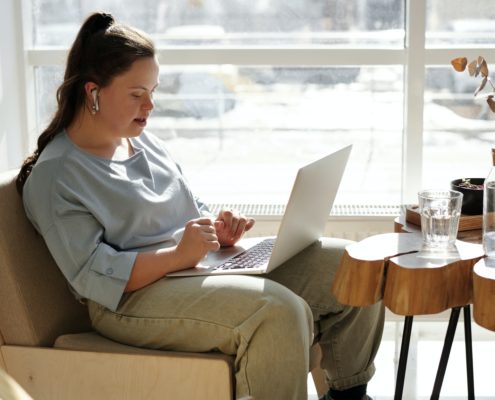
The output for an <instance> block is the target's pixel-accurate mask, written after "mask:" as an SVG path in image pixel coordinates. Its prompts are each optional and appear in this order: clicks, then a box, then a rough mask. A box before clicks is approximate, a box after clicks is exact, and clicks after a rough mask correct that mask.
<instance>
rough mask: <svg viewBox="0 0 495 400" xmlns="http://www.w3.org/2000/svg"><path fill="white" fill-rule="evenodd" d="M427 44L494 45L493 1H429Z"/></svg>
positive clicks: (494, 5) (494, 7) (494, 10)
mask: <svg viewBox="0 0 495 400" xmlns="http://www.w3.org/2000/svg"><path fill="white" fill-rule="evenodd" d="M427 5H428V11H427V19H426V22H427V28H426V45H427V46H428V47H429V46H464V45H470V46H472V45H480V44H483V45H494V44H495V25H494V23H493V15H494V13H495V2H494V1H493V0H476V1H475V2H473V1H466V0H428V3H427Z"/></svg>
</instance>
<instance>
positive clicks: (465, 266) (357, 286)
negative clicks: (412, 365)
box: [332, 232, 483, 399]
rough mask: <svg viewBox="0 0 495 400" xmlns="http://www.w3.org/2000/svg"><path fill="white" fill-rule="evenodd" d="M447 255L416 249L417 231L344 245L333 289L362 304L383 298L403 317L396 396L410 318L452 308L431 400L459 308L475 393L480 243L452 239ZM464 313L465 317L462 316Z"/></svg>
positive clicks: (397, 395) (470, 385)
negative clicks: (473, 306)
mask: <svg viewBox="0 0 495 400" xmlns="http://www.w3.org/2000/svg"><path fill="white" fill-rule="evenodd" d="M456 249H457V251H456V252H455V253H454V254H451V255H449V257H448V258H445V257H444V258H442V257H439V256H436V257H432V254H426V253H424V252H422V251H421V235H420V234H419V233H418V232H413V233H387V234H382V235H376V236H371V237H369V238H366V239H364V240H362V241H360V242H357V243H353V244H350V245H349V246H347V247H346V250H345V252H344V255H343V257H342V260H341V264H340V267H339V269H338V271H337V274H336V277H335V280H334V284H333V287H332V291H333V293H334V295H335V296H336V298H337V300H338V301H340V302H341V303H343V304H349V305H352V306H357V307H362V306H367V305H371V304H374V303H376V302H377V301H379V300H383V303H384V305H385V306H386V307H388V308H389V309H390V310H391V311H392V312H394V313H396V314H399V315H403V316H404V317H405V324H404V332H403V336H402V344H401V352H400V357H399V368H398V372H397V382H396V390H395V397H394V398H395V399H401V398H402V391H403V386H404V377H405V370H406V365H407V354H408V349H409V341H410V336H411V328H412V322H413V317H414V316H415V315H422V314H436V313H438V312H441V311H444V310H447V309H449V308H450V309H452V312H451V317H450V320H449V326H448V329H447V334H446V338H445V341H444V348H443V350H442V356H441V359H440V363H439V367H438V371H437V377H436V379H435V385H434V387H433V392H432V397H431V398H432V399H435V398H438V396H439V394H440V389H441V385H442V382H443V377H444V374H445V369H446V366H447V361H448V357H449V354H450V349H451V346H452V341H453V338H454V333H455V327H456V325H457V322H458V318H459V313H460V309H461V308H464V313H465V319H464V320H465V329H466V334H467V336H466V355H467V358H466V360H467V366H468V390H469V398H470V399H471V398H474V385H473V376H472V375H473V374H472V348H471V336H470V332H471V328H470V327H471V325H470V315H469V313H470V309H469V304H470V303H471V300H472V268H473V266H474V264H475V263H476V261H478V260H479V259H480V258H481V257H482V256H483V250H482V248H481V246H480V245H479V244H473V243H467V242H463V241H457V242H456ZM467 316H468V317H469V318H467Z"/></svg>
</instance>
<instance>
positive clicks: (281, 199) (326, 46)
mask: <svg viewBox="0 0 495 400" xmlns="http://www.w3.org/2000/svg"><path fill="white" fill-rule="evenodd" d="M94 9H103V10H108V11H110V12H112V13H113V14H114V15H115V16H116V18H117V19H119V20H121V21H124V22H127V23H130V24H132V25H134V26H137V27H139V28H141V29H143V30H145V31H147V32H148V33H150V34H151V35H152V36H153V38H154V40H155V42H156V44H157V46H158V48H159V57H160V63H161V74H160V86H159V88H158V91H157V94H156V97H155V111H154V114H153V117H152V120H151V121H150V124H149V126H148V127H149V129H150V130H152V131H153V132H154V133H156V134H157V135H159V136H160V137H162V138H163V139H164V141H165V142H166V146H168V148H169V149H170V150H171V152H172V154H173V155H174V156H175V158H176V159H177V161H179V162H180V163H181V165H182V167H183V169H184V171H185V173H186V175H187V177H188V179H189V181H190V182H191V184H192V186H193V188H194V190H195V191H196V193H198V194H199V195H200V196H201V197H202V198H203V199H204V200H205V201H207V202H214V203H225V202H230V203H249V204H252V203H262V204H267V203H269V204H272V203H274V204H283V203H285V202H286V200H287V196H288V193H289V190H290V187H291V184H292V180H293V178H294V176H295V172H296V169H297V167H298V166H300V165H302V164H303V163H305V162H308V161H311V160H313V159H315V158H317V157H319V156H322V155H324V154H326V153H327V152H329V151H331V150H332V149H335V148H337V147H340V146H343V145H346V144H348V143H352V144H353V145H354V147H353V152H352V154H351V159H350V162H349V164H348V168H347V170H346V173H345V175H344V180H343V182H342V186H341V190H340V192H339V195H338V197H337V203H339V204H369V205H377V204H400V203H404V202H414V201H415V193H416V191H417V190H419V189H420V188H422V187H426V186H429V187H433V186H435V187H439V186H447V185H448V184H449V181H450V180H452V179H455V178H459V177H467V176H471V177H475V176H481V177H483V176H485V175H486V173H487V171H488V169H489V167H490V163H491V160H490V147H491V144H492V143H493V142H494V141H495V134H494V133H493V132H495V130H494V129H493V124H494V123H495V122H494V118H493V116H492V113H491V112H490V111H489V110H488V109H487V108H486V106H485V105H484V103H483V102H478V101H475V100H474V99H473V97H472V91H473V85H475V83H476V82H474V81H473V80H472V79H469V78H468V77H467V76H464V75H462V74H459V73H455V72H453V70H452V69H451V68H450V67H449V61H450V59H451V58H453V57H456V56H464V55H466V56H468V57H470V58H474V57H475V56H477V55H478V53H479V54H480V55H483V56H485V58H487V61H488V62H489V63H490V61H491V60H490V54H495V53H494V52H493V47H494V46H495V29H494V28H493V27H492V24H490V23H488V22H489V18H490V17H491V16H492V15H493V14H494V13H495V4H494V3H493V1H490V0H478V1H477V3H476V7H473V6H472V5H471V4H470V3H469V2H466V1H460V0H434V1H433V0H414V1H412V2H410V3H407V2H405V1H404V0H283V1H282V0H273V1H272V0H270V1H267V0H253V1H240V0H187V1H186V0H147V1H142V2H136V1H133V0H126V1H122V0H105V1H102V0H99V1H90V0H84V1H82V0H32V1H27V0H25V1H24V2H23V11H24V12H23V15H24V18H23V20H22V26H23V30H24V32H27V33H26V35H27V37H28V38H29V39H28V40H27V55H28V57H27V58H26V60H27V63H28V64H29V68H30V69H29V70H30V71H31V72H30V73H31V74H32V78H33V79H32V82H33V84H32V85H26V91H27V92H28V93H26V96H27V97H30V96H33V97H34V99H35V102H34V106H33V109H28V110H27V113H28V115H29V118H31V119H32V121H33V123H34V125H35V126H36V130H37V131H38V132H39V130H41V129H42V127H43V126H44V125H45V124H46V122H47V121H48V119H49V117H50V115H51V113H52V112H53V109H54V103H55V98H54V96H55V89H56V87H57V86H58V84H59V83H60V79H61V76H62V73H63V61H64V55H65V52H66V51H67V48H68V47H69V46H70V44H71V42H72V40H73V39H74V36H75V34H76V32H77V29H78V27H79V25H80V24H81V22H82V21H83V20H84V18H85V17H86V16H87V15H88V13H90V12H91V11H92V10H94ZM480 47H481V48H480ZM493 61H495V58H494V59H493ZM30 91H31V92H32V93H30ZM26 104H27V107H28V108H29V104H30V103H29V102H26ZM35 140H36V134H31V136H30V137H29V138H28V141H27V142H29V143H30V146H31V149H32V147H33V146H34V143H35Z"/></svg>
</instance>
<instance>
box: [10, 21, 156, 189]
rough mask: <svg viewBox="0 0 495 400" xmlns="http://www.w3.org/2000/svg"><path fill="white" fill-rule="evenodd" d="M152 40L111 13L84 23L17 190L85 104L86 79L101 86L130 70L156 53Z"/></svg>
mask: <svg viewBox="0 0 495 400" xmlns="http://www.w3.org/2000/svg"><path fill="white" fill-rule="evenodd" d="M154 56H155V48H154V45H153V42H152V40H151V39H150V38H149V37H148V36H147V35H146V34H145V33H143V32H141V31H139V30H138V29H135V28H132V27H130V26H127V25H124V24H119V23H116V22H115V20H114V18H113V16H112V15H111V14H107V13H94V14H91V15H90V16H89V17H88V18H87V19H86V21H84V23H83V24H82V26H81V28H80V30H79V33H78V34H77V36H76V39H75V41H74V43H73V45H72V48H71V49H70V51H69V55H68V58H67V65H66V68H65V74H64V80H63V82H62V84H61V85H60V87H59V88H58V90H57V110H56V112H55V115H54V116H53V118H52V120H51V122H50V123H49V124H48V127H47V128H46V129H45V130H44V131H43V132H42V133H41V135H40V136H39V138H38V143H37V145H38V147H37V149H36V150H35V151H34V153H33V154H32V155H30V156H29V157H28V158H26V160H25V161H24V163H23V165H22V167H21V170H20V172H19V174H18V175H17V180H16V185H17V191H18V192H19V193H20V194H21V195H22V189H23V187H24V183H25V182H26V179H27V178H28V176H29V174H30V173H31V171H32V169H33V166H34V164H36V161H37V160H38V158H39V156H40V154H41V152H42V151H43V149H44V148H45V147H46V145H47V144H48V143H49V142H50V141H51V140H52V139H53V138H54V137H55V136H56V135H57V134H58V133H60V132H61V131H62V130H63V129H64V128H67V126H69V125H70V124H71V122H72V121H73V119H74V118H75V117H76V115H77V113H78V111H79V110H80V109H81V107H84V106H85V98H86V96H85V90H84V85H85V83H86V82H90V81H91V82H95V83H96V84H97V85H98V86H100V87H105V86H107V85H109V84H110V83H111V81H112V79H113V78H114V77H116V76H117V75H120V74H122V73H124V72H126V71H127V70H129V69H130V68H131V66H132V64H133V63H134V61H136V60H137V59H140V58H144V57H154Z"/></svg>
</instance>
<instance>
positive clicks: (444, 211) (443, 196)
mask: <svg viewBox="0 0 495 400" xmlns="http://www.w3.org/2000/svg"><path fill="white" fill-rule="evenodd" d="M418 200H419V211H420V214H421V233H422V237H423V248H424V249H425V250H430V251H437V252H438V251H450V250H452V249H454V248H455V240H456V238H457V231H458V229H459V218H460V216H461V206H462V193H461V192H458V191H456V190H435V189H428V190H422V191H420V192H419V193H418Z"/></svg>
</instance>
